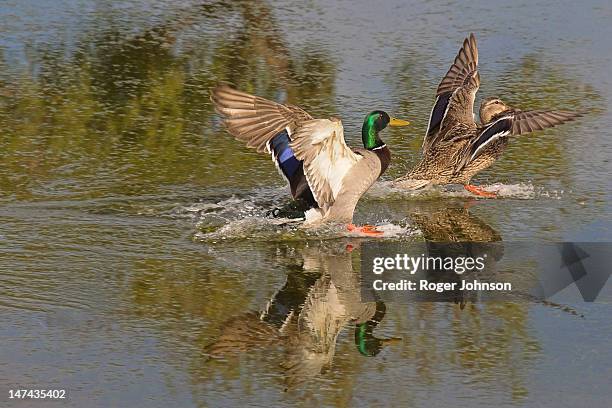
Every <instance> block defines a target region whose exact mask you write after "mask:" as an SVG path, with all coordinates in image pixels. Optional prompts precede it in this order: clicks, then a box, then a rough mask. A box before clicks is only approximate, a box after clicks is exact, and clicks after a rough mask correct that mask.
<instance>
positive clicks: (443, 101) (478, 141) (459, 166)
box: [394, 34, 580, 197]
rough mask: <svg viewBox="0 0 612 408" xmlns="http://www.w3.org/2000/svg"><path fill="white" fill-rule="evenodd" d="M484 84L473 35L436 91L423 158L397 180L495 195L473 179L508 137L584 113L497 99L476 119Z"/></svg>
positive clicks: (483, 106)
mask: <svg viewBox="0 0 612 408" xmlns="http://www.w3.org/2000/svg"><path fill="white" fill-rule="evenodd" d="M479 86H480V75H479V74H478V49H477V47H476V38H475V37H474V34H470V36H469V37H468V38H467V39H465V41H464V42H463V47H462V48H461V49H460V50H459V53H458V54H457V56H456V57H455V61H454V63H453V65H451V67H450V69H449V70H448V72H447V73H446V76H445V77H444V79H442V82H440V85H439V86H438V90H437V92H436V102H435V104H434V107H433V109H432V111H431V116H430V118H429V126H428V127H427V132H426V134H425V139H424V141H423V158H422V160H421V162H420V163H419V164H418V165H417V166H416V167H415V168H414V169H413V170H412V171H410V172H409V173H408V174H407V175H406V176H404V177H401V178H399V179H397V180H395V182H394V185H395V186H397V187H400V188H407V189H419V188H423V187H425V186H427V185H431V184H463V185H464V187H465V189H466V190H468V191H470V192H471V193H473V194H476V195H480V196H484V197H496V194H494V193H490V192H487V191H484V190H482V189H481V188H478V187H476V186H473V185H471V184H470V180H471V179H472V177H474V175H476V173H478V172H479V171H481V170H484V169H486V168H487V167H489V166H491V165H492V164H493V163H494V162H495V161H496V160H497V159H498V158H499V157H500V156H501V154H502V152H503V151H504V149H505V148H506V146H507V145H508V141H509V138H510V136H517V135H521V134H524V133H529V132H533V131H536V130H542V129H544V128H548V127H553V126H556V125H559V124H561V123H565V122H568V121H571V120H574V119H575V118H577V117H578V116H580V114H577V113H574V112H568V111H560V110H536V111H525V112H523V111H521V110H519V109H515V108H512V107H510V106H508V105H506V104H504V103H503V102H502V101H501V100H500V99H499V98H489V99H485V100H484V101H483V102H482V103H481V105H480V112H479V113H480V121H481V124H480V125H477V124H476V123H475V122H474V113H473V110H474V98H475V96H476V92H477V91H478V87H479Z"/></svg>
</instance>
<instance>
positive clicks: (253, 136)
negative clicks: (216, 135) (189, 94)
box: [211, 85, 312, 153]
mask: <svg viewBox="0 0 612 408" xmlns="http://www.w3.org/2000/svg"><path fill="white" fill-rule="evenodd" d="M211 100H212V102H213V104H214V105H215V110H216V111H217V113H219V114H220V115H221V116H222V117H223V119H224V123H225V126H226V127H227V130H228V132H230V133H231V134H232V135H233V136H234V137H235V138H236V139H238V140H241V141H243V142H246V145H247V147H250V148H254V149H257V151H258V152H259V153H264V152H267V153H271V150H270V146H269V142H270V140H272V138H274V136H277V135H278V134H279V133H281V132H283V131H285V130H286V131H287V133H288V136H289V137H291V134H292V133H293V132H294V131H295V129H297V128H298V127H299V126H300V124H301V123H302V122H304V121H307V120H311V119H312V116H310V115H309V114H308V113H307V112H305V111H304V110H302V109H301V108H299V107H297V106H291V105H283V104H280V103H276V102H272V101H269V100H267V99H264V98H260V97H258V96H254V95H249V94H247V93H245V92H240V91H237V90H235V89H233V88H230V87H229V86H227V85H221V86H218V87H217V88H215V89H214V90H213V91H212V96H211Z"/></svg>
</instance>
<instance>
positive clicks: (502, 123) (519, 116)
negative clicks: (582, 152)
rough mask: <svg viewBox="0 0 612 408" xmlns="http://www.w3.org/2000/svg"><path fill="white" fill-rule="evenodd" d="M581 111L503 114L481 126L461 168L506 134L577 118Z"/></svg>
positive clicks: (528, 130)
mask: <svg viewBox="0 0 612 408" xmlns="http://www.w3.org/2000/svg"><path fill="white" fill-rule="evenodd" d="M580 116H582V114H580V113H576V112H570V111H560V110H536V111H526V112H522V111H515V112H510V113H508V114H505V115H504V114H502V115H501V116H500V117H499V118H498V119H497V120H495V121H494V122H491V123H489V124H487V125H486V126H485V127H483V128H481V130H480V133H479V135H478V137H476V138H474V139H473V140H472V141H471V142H470V143H469V144H468V145H467V147H466V148H467V151H466V153H465V154H464V159H463V161H462V162H461V163H460V168H463V167H465V166H466V165H467V164H468V163H470V162H472V161H474V160H475V159H476V158H477V157H478V156H479V155H480V154H481V153H482V151H483V150H484V149H485V147H487V146H488V145H490V144H491V143H493V142H494V141H495V140H497V139H499V138H501V137H506V136H518V135H522V134H525V133H529V132H534V131H536V130H542V129H546V128H549V127H553V126H557V125H560V124H562V123H565V122H569V121H572V120H575V119H576V118H578V117H580Z"/></svg>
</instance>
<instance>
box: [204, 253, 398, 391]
mask: <svg viewBox="0 0 612 408" xmlns="http://www.w3.org/2000/svg"><path fill="white" fill-rule="evenodd" d="M356 246H359V242H356V241H345V242H342V241H341V242H337V243H335V245H330V244H329V243H325V244H321V245H319V246H314V247H308V248H305V249H304V251H303V252H302V257H303V264H302V268H301V270H294V271H292V272H291V273H290V274H289V275H288V276H287V280H286V282H285V285H284V286H283V287H282V288H281V289H280V290H279V291H278V292H276V293H275V295H274V297H273V298H272V299H271V300H270V301H269V302H268V303H267V305H266V307H265V309H264V310H263V311H262V312H261V313H254V312H248V313H245V314H242V315H240V316H237V317H234V318H231V319H230V320H228V321H227V322H226V323H224V324H223V328H222V330H221V335H220V336H219V337H218V338H217V340H216V341H215V342H213V343H212V344H210V345H209V346H207V347H206V350H205V352H206V354H208V355H209V356H210V357H211V358H222V357H225V356H228V355H232V354H236V353H240V352H250V351H253V350H256V349H264V350H269V349H272V348H273V347H277V346H278V347H281V348H283V349H284V356H283V361H282V363H281V367H282V368H283V369H284V372H285V381H286V384H287V386H288V387H289V388H292V387H294V386H296V385H298V384H300V383H303V382H305V381H307V380H308V379H310V378H312V377H315V376H318V375H319V374H321V373H323V372H325V371H327V370H328V369H329V368H330V367H331V365H332V361H333V358H334V355H335V351H336V344H337V341H338V336H339V335H340V332H341V331H342V330H343V329H344V328H345V327H347V326H348V325H349V324H352V325H354V338H355V345H356V348H357V350H358V351H359V353H361V354H362V355H365V356H375V355H377V354H378V353H379V352H380V351H381V350H382V348H383V347H384V346H385V345H387V344H391V343H396V342H398V341H400V340H401V339H399V338H378V337H376V336H375V335H374V329H375V328H376V327H377V325H378V324H379V323H380V322H381V321H382V320H383V318H384V316H385V312H386V306H385V304H384V303H383V302H382V301H376V302H375V301H371V302H365V301H362V297H361V282H360V276H359V274H358V273H356V272H355V271H354V270H353V261H352V256H351V250H349V249H348V248H354V247H356Z"/></svg>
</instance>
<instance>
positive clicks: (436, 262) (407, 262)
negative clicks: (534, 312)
mask: <svg viewBox="0 0 612 408" xmlns="http://www.w3.org/2000/svg"><path fill="white" fill-rule="evenodd" d="M485 258H486V254H485V255H483V256H480V257H470V256H466V257H446V258H443V257H439V256H437V257H431V256H426V255H424V254H422V255H421V256H416V257H415V256H409V255H407V254H401V255H400V254H397V255H396V256H394V257H376V258H374V259H373V262H372V272H373V273H374V274H376V275H380V274H382V273H383V272H384V271H389V270H401V271H405V272H408V273H409V274H411V275H413V274H415V273H416V272H417V271H418V270H438V271H441V270H444V271H453V272H455V273H456V274H458V275H461V274H463V273H464V272H471V271H482V270H483V269H484V267H485V263H484V261H485ZM372 287H373V288H374V290H409V291H414V290H423V291H436V292H444V291H452V290H485V291H511V290H512V284H511V283H510V282H480V281H478V280H471V281H468V280H461V281H460V282H430V281H428V280H426V279H419V280H418V281H412V280H408V279H401V280H399V281H395V282H385V281H383V280H382V279H376V280H374V282H372Z"/></svg>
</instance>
